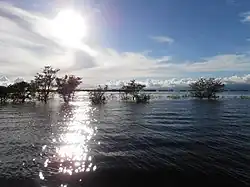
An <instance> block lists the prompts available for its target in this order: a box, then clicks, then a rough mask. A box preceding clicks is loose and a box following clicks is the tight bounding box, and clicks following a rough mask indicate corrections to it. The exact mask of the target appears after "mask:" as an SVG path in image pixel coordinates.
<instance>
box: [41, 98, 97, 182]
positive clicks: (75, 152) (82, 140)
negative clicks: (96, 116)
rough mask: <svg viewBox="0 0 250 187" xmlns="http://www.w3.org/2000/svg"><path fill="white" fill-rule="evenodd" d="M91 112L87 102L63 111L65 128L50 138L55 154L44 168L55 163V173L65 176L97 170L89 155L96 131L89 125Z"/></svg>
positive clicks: (45, 163) (42, 177) (46, 161)
mask: <svg viewBox="0 0 250 187" xmlns="http://www.w3.org/2000/svg"><path fill="white" fill-rule="evenodd" d="M68 107H70V106H68ZM66 109H67V107H66ZM92 112H93V108H92V107H91V106H90V105H89V103H88V102H74V103H73V107H71V109H70V110H66V112H65V111H64V115H63V123H65V127H64V129H63V131H62V133H61V134H60V135H59V136H58V137H55V138H52V144H53V145H52V146H54V147H55V152H54V155H53V158H47V159H46V160H45V162H44V167H45V168H47V167H48V165H49V164H50V163H53V162H54V163H57V164H56V165H57V173H61V174H66V175H72V174H74V173H80V172H90V171H95V170H96V169H97V166H96V165H94V163H92V162H93V161H92V156H91V154H90V150H91V149H90V141H91V139H93V137H94V136H95V135H96V131H97V127H94V126H93V124H91V120H92V116H91V114H92ZM46 147H47V146H46V145H44V146H43V147H42V150H43V151H44V150H45V149H46ZM39 177H40V179H41V180H43V179H44V176H43V174H42V173H39Z"/></svg>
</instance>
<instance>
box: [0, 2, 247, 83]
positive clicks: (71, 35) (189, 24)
mask: <svg viewBox="0 0 250 187" xmlns="http://www.w3.org/2000/svg"><path fill="white" fill-rule="evenodd" d="M59 15H60V16H59ZM0 51H1V53H0V67H1V68H0V82H1V81H2V82H6V81H14V80H15V79H17V78H18V80H21V79H24V80H31V79H32V78H33V77H34V75H35V74H36V72H39V71H41V69H42V67H44V66H45V65H51V66H52V67H55V68H60V69H61V71H60V75H61V76H62V75H64V74H74V75H77V76H80V77H82V78H83V85H82V86H83V87H93V86H95V85H98V84H109V85H110V86H112V87H115V86H119V85H120V84H121V83H122V82H124V81H128V80H130V79H136V80H138V81H140V82H142V83H145V84H146V85H147V86H149V87H166V86H168V85H186V84H189V83H190V82H192V81H194V80H196V79H197V78H200V77H216V78H221V79H222V80H223V81H224V82H225V83H247V84H250V53H249V52H250V1H249V0H199V1H198V0H185V1H184V0H154V1H153V0H22V1H20V0H4V1H3V0H2V1H0Z"/></svg>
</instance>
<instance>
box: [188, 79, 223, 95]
mask: <svg viewBox="0 0 250 187" xmlns="http://www.w3.org/2000/svg"><path fill="white" fill-rule="evenodd" d="M189 86H190V88H191V95H192V96H193V97H196V98H199V99H203V98H207V99H216V98H217V96H216V93H218V92H222V91H223V88H224V86H225V85H224V84H223V83H222V82H221V80H217V79H215V78H209V79H204V78H201V79H199V80H198V81H196V82H195V83H192V84H190V85H189Z"/></svg>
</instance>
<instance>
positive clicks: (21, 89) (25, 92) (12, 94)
mask: <svg viewBox="0 0 250 187" xmlns="http://www.w3.org/2000/svg"><path fill="white" fill-rule="evenodd" d="M8 92H9V98H10V99H12V101H13V102H14V103H24V102H25V100H26V99H32V97H33V96H34V94H35V90H34V88H33V85H32V83H27V82H24V81H22V82H19V83H15V84H12V85H9V86H8Z"/></svg>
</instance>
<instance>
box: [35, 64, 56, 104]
mask: <svg viewBox="0 0 250 187" xmlns="http://www.w3.org/2000/svg"><path fill="white" fill-rule="evenodd" d="M58 71H59V69H53V68H52V67H51V66H45V67H44V69H43V71H42V73H37V75H36V76H35V80H34V83H35V87H36V89H37V94H38V95H37V99H38V100H40V101H42V102H45V103H47V101H48V99H49V96H50V93H51V90H52V89H53V88H54V87H55V84H54V81H55V79H56V73H57V72H58Z"/></svg>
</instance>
